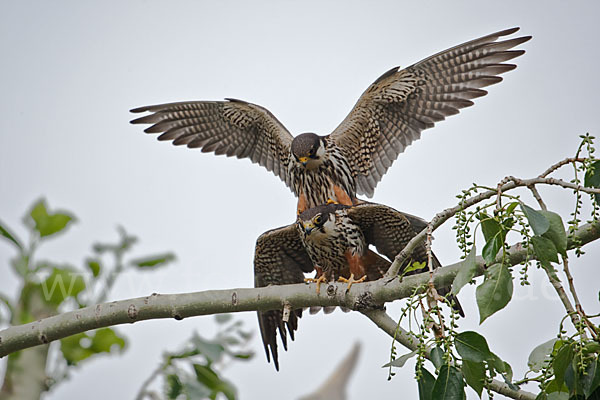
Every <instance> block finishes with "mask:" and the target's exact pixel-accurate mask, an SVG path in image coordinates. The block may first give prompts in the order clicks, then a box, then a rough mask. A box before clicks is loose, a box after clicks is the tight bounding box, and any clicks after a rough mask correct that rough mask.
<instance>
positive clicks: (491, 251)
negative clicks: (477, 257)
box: [481, 232, 504, 265]
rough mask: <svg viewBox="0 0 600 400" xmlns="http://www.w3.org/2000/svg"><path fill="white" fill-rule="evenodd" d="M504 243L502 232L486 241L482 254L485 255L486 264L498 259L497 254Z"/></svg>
mask: <svg viewBox="0 0 600 400" xmlns="http://www.w3.org/2000/svg"><path fill="white" fill-rule="evenodd" d="M503 244H504V240H503V236H502V232H498V233H497V234H496V235H494V236H492V237H491V238H490V240H488V241H487V242H486V243H485V246H483V250H482V251H481V255H482V256H483V259H484V260H485V262H486V264H488V265H490V264H492V263H493V262H494V261H495V260H496V254H498V251H499V250H500V249H501V248H502V245H503Z"/></svg>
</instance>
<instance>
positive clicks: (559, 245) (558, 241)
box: [540, 210, 567, 256]
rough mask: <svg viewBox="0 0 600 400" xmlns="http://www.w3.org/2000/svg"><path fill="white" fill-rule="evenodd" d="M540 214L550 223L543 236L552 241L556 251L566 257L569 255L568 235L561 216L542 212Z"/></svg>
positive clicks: (550, 212)
mask: <svg viewBox="0 0 600 400" xmlns="http://www.w3.org/2000/svg"><path fill="white" fill-rule="evenodd" d="M540 213H541V214H542V215H543V216H544V217H546V219H547V220H548V222H549V223H550V227H549V228H548V230H547V231H546V233H544V234H543V235H542V236H543V237H545V238H547V239H550V240H551V241H552V243H554V246H555V247H556V250H558V252H559V253H560V254H562V255H564V256H566V255H567V233H566V232H565V226H564V224H563V221H562V218H561V217H560V215H558V214H556V213H554V212H552V211H546V210H541V211H540Z"/></svg>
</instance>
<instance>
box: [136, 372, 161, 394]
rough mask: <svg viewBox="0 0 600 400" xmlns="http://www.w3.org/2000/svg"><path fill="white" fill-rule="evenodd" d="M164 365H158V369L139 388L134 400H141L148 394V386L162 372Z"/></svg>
mask: <svg viewBox="0 0 600 400" xmlns="http://www.w3.org/2000/svg"><path fill="white" fill-rule="evenodd" d="M163 368H164V365H162V364H161V365H159V366H158V368H156V369H155V370H154V371H153V372H152V374H151V375H150V376H149V377H148V378H147V379H146V380H145V381H144V382H143V383H142V386H141V387H140V391H139V392H138V394H137V396H135V400H143V399H144V396H146V394H148V386H150V384H151V383H152V381H153V380H154V378H156V377H157V376H158V374H160V372H161V371H162V370H163Z"/></svg>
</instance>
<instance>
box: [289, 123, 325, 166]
mask: <svg viewBox="0 0 600 400" xmlns="http://www.w3.org/2000/svg"><path fill="white" fill-rule="evenodd" d="M291 151H292V155H293V156H294V160H296V162H297V163H298V164H300V165H302V166H303V167H304V168H306V169H314V168H317V167H318V166H320V165H321V164H322V163H323V161H324V158H325V138H323V137H321V136H319V135H316V134H314V133H310V132H309V133H302V134H300V135H298V136H296V137H295V138H294V140H293V141H292V147H291Z"/></svg>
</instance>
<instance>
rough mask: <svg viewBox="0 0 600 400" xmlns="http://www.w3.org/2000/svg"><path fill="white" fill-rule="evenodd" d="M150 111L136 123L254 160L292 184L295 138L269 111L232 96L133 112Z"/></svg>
mask: <svg viewBox="0 0 600 400" xmlns="http://www.w3.org/2000/svg"><path fill="white" fill-rule="evenodd" d="M146 111H149V112H151V114H150V115H146V116H144V117H141V118H137V119H134V120H133V121H131V123H132V124H152V126H150V127H149V128H146V129H145V130H144V131H145V132H147V133H161V135H160V136H159V137H158V140H172V141H173V144H174V145H187V147H189V148H200V149H202V151H203V152H214V153H215V154H217V155H221V154H225V155H226V156H228V157H231V156H236V157H237V158H249V159H250V160H251V161H252V162H253V163H258V164H259V165H262V166H263V167H265V168H266V169H267V170H269V171H272V172H273V173H274V174H275V175H277V176H278V177H279V178H281V180H282V181H284V182H285V184H286V185H288V186H290V180H289V176H288V172H287V171H288V168H287V167H288V162H289V161H288V160H289V153H290V146H291V143H292V140H293V137H292V135H291V134H290V133H289V132H288V131H287V129H285V127H284V126H283V125H282V124H281V123H280V122H279V121H278V120H277V118H275V117H274V116H273V114H271V113H270V112H269V111H268V110H267V109H265V108H263V107H261V106H258V105H256V104H252V103H247V102H245V101H241V100H234V99H227V101H188V102H180V103H168V104H158V105H154V106H145V107H139V108H134V109H133V110H131V112H133V113H140V112H146ZM290 187H291V186H290ZM292 190H293V189H292Z"/></svg>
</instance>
